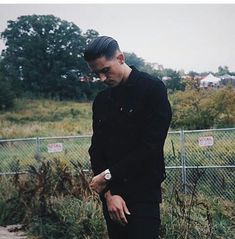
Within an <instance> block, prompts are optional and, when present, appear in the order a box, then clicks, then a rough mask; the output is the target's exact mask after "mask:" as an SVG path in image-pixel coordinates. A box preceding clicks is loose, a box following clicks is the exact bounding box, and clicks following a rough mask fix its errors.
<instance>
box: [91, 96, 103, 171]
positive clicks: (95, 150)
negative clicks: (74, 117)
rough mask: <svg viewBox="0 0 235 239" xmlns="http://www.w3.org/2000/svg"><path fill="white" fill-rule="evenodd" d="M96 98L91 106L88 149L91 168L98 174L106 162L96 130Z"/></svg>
mask: <svg viewBox="0 0 235 239" xmlns="http://www.w3.org/2000/svg"><path fill="white" fill-rule="evenodd" d="M98 107H99V105H98V100H97V99H95V100H94V103H93V106H92V112H93V117H92V128H93V135H92V138H91V146H90V148H89V150H88V152H89V155H90V162H91V168H92V171H93V173H94V175H98V174H99V173H101V172H103V171H104V170H105V169H106V163H105V159H104V153H103V148H102V144H101V142H102V140H101V138H100V134H99V131H98V118H97V109H98Z"/></svg>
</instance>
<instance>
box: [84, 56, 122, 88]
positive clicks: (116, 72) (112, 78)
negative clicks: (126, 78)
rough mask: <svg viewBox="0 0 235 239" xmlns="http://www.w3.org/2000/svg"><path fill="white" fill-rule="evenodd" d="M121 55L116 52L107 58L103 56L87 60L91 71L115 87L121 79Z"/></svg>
mask: <svg viewBox="0 0 235 239" xmlns="http://www.w3.org/2000/svg"><path fill="white" fill-rule="evenodd" d="M123 62H124V61H123V55H122V53H117V54H116V55H115V57H114V58H112V59H110V60H108V59H106V57H105V56H102V57H100V58H97V59H95V60H93V61H90V62H88V65H89V67H90V69H91V70H92V72H93V73H95V74H96V75H97V77H99V78H100V80H101V81H102V82H104V83H105V84H107V85H108V86H111V87H115V86H117V85H119V83H120V82H121V81H122V80H123V75H124V68H123Z"/></svg>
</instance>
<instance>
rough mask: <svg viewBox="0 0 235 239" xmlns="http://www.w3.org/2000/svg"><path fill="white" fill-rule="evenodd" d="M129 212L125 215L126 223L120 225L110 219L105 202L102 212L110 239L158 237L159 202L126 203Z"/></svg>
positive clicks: (147, 238)
mask: <svg viewBox="0 0 235 239" xmlns="http://www.w3.org/2000/svg"><path fill="white" fill-rule="evenodd" d="M127 207H128V209H129V211H130V213H131V215H130V216H128V215H127V216H126V217H127V220H128V224H127V225H126V226H122V225H120V224H119V223H117V222H115V221H113V220H111V218H110V217H109V213H108V210H107V206H106V203H105V202H104V203H103V213H104V217H105V220H106V224H107V229H108V234H109V238H110V239H157V238H159V227H160V223H161V220H160V209H159V203H142V202H141V203H130V204H128V203H127Z"/></svg>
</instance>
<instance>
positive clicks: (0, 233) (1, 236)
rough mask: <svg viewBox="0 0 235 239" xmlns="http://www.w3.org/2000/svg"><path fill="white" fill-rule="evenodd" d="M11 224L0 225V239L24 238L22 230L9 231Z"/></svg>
mask: <svg viewBox="0 0 235 239" xmlns="http://www.w3.org/2000/svg"><path fill="white" fill-rule="evenodd" d="M11 230H12V226H7V227H0V239H26V238H27V237H26V236H24V235H23V233H22V232H10V231H11Z"/></svg>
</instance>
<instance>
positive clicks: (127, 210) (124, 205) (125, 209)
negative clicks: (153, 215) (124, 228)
mask: <svg viewBox="0 0 235 239" xmlns="http://www.w3.org/2000/svg"><path fill="white" fill-rule="evenodd" d="M123 210H124V212H125V213H126V214H127V215H131V213H130V211H129V209H128V208H127V206H126V203H125V202H123Z"/></svg>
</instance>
